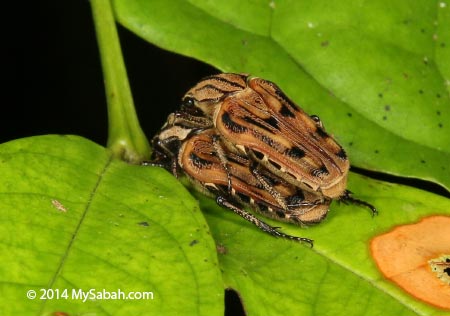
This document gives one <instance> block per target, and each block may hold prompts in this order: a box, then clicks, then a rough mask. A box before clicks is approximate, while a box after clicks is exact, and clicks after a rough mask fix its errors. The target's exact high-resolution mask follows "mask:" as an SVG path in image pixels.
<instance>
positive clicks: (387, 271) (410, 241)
mask: <svg viewBox="0 0 450 316" xmlns="http://www.w3.org/2000/svg"><path fill="white" fill-rule="evenodd" d="M370 248H371V253H372V257H373V258H374V260H375V262H376V264H377V266H378V268H379V269H380V271H381V272H382V273H383V275H384V276H385V277H386V278H387V279H389V280H391V281H392V282H394V283H396V284H397V285H398V286H400V287H401V288H402V289H404V290H405V291H406V292H408V293H409V294H411V295H412V296H414V297H416V298H418V299H420V300H422V301H424V302H427V303H429V304H431V305H434V306H436V307H439V308H443V309H450V284H448V283H446V282H445V281H444V280H442V278H439V277H438V276H437V274H436V273H435V272H433V271H432V268H431V266H430V261H435V260H436V258H440V257H442V256H446V255H450V217H448V216H430V217H427V218H424V219H422V220H421V221H420V222H418V223H416V224H411V225H402V226H398V227H396V228H394V229H393V230H392V231H390V232H388V233H386V234H383V235H379V236H377V237H375V238H374V239H372V242H371V244H370Z"/></svg>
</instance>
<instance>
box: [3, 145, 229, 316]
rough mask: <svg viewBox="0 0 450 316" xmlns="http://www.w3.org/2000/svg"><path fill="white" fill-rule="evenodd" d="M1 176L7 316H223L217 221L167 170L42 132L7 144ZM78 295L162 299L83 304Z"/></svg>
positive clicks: (4, 286) (4, 305)
mask: <svg viewBox="0 0 450 316" xmlns="http://www.w3.org/2000/svg"><path fill="white" fill-rule="evenodd" d="M0 174H1V175H2V176H1V178H0V188H1V193H0V194H1V198H0V232H1V237H2V238H1V243H0V254H1V255H0V261H1V263H2V264H1V265H0V280H1V286H0V296H1V297H2V299H1V300H0V310H1V311H2V315H31V314H33V315H41V314H43V315H50V314H51V315H53V312H57V311H59V312H67V313H68V314H70V315H87V314H89V315H146V314H155V315H156V314H158V315H219V314H221V313H222V311H223V284H222V282H223V281H222V277H221V275H220V272H219V269H218V262H217V255H216V249H215V245H214V242H213V239H212V238H211V236H210V233H209V230H208V228H207V224H206V222H205V220H204V217H203V215H202V214H201V212H200V209H199V207H198V204H197V202H196V201H195V200H194V199H193V198H192V197H191V196H190V195H189V194H188V192H187V191H186V190H185V188H184V187H183V186H182V185H181V184H180V183H179V182H177V181H176V180H175V179H174V178H173V177H172V176H171V175H169V174H168V173H167V172H165V171H164V170H162V169H159V168H150V167H141V166H133V165H129V164H126V163H124V162H122V161H119V160H115V159H113V158H112V154H111V151H109V150H106V149H104V148H102V147H100V146H98V145H96V144H94V143H92V142H90V141H87V140H86V139H83V138H80V137H74V136H42V137H32V138H26V139H21V140H17V141H12V142H9V143H5V144H2V145H0ZM174 197H176V198H174ZM41 289H53V290H54V291H57V290H59V291H61V292H62V291H63V290H64V289H68V290H69V293H68V295H69V299H55V298H56V293H55V292H53V293H55V294H54V295H55V296H54V297H55V298H54V299H49V300H41V299H39V297H40V296H41V295H42V294H43V292H42V291H41ZM72 289H75V290H79V289H81V290H83V291H85V292H87V291H89V290H90V289H95V292H97V291H102V290H103V289H105V290H106V291H117V290H118V289H120V290H121V291H122V292H124V293H126V294H128V292H131V291H135V292H136V291H151V292H152V293H153V299H142V300H125V299H117V300H101V299H98V300H91V299H89V300H87V302H85V303H83V301H82V300H81V299H71V291H72ZM28 290H35V291H36V293H37V298H36V299H34V300H31V299H27V296H26V294H27V291H28ZM175 302H176V304H175Z"/></svg>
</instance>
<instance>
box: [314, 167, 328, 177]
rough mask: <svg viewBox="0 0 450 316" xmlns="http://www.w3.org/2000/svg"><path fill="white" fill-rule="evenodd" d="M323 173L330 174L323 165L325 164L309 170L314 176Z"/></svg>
mask: <svg viewBox="0 0 450 316" xmlns="http://www.w3.org/2000/svg"><path fill="white" fill-rule="evenodd" d="M323 174H325V175H328V174H330V173H329V171H328V169H327V167H325V166H322V167H320V168H319V169H313V170H311V175H312V176H314V177H319V176H321V175H323Z"/></svg>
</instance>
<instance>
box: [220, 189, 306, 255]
mask: <svg viewBox="0 0 450 316" xmlns="http://www.w3.org/2000/svg"><path fill="white" fill-rule="evenodd" d="M216 202H217V204H218V205H220V206H222V207H225V208H227V209H229V210H231V211H233V212H234V213H235V214H237V215H239V216H241V217H242V218H244V219H245V220H247V221H249V222H250V223H252V224H254V225H255V226H256V227H258V228H259V229H261V230H262V231H264V232H266V233H268V234H270V235H272V236H275V237H281V238H286V239H290V240H295V241H298V242H306V243H308V244H309V245H310V246H311V247H312V246H313V240H312V239H309V238H305V237H297V236H292V235H288V234H285V233H283V232H280V231H278V230H277V227H273V226H270V225H269V224H267V223H265V222H263V221H262V220H260V219H259V218H257V217H256V216H254V215H253V214H251V213H249V212H247V211H245V210H243V209H240V208H239V207H237V206H235V205H234V204H232V203H231V202H230V201H228V200H227V199H226V198H225V197H223V196H220V195H219V196H218V197H217V199H216Z"/></svg>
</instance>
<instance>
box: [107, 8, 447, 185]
mask: <svg viewBox="0 0 450 316" xmlns="http://www.w3.org/2000/svg"><path fill="white" fill-rule="evenodd" d="M114 6H115V12H116V15H117V18H118V20H119V21H120V23H122V24H123V25H125V26H126V27H128V28H129V29H130V30H132V31H133V32H135V33H136V34H138V35H140V36H142V37H143V38H145V39H147V40H148V41H150V42H152V43H155V44H156V45H158V46H161V47H163V48H166V49H169V50H172V51H175V52H178V53H181V54H184V55H187V56H192V57H195V58H198V59H200V60H203V61H205V62H207V63H210V64H212V65H214V66H216V67H218V68H219V69H221V70H223V71H231V72H248V73H252V74H253V75H257V76H261V77H264V78H266V79H269V80H272V81H274V82H276V83H277V84H278V85H280V87H281V88H282V89H283V90H284V91H285V92H286V94H287V95H289V96H290V97H292V99H293V100H295V101H296V102H297V103H298V104H299V105H300V106H301V107H303V108H304V109H305V110H306V111H307V112H309V113H311V114H318V115H319V116H320V117H321V118H322V120H323V121H324V122H325V126H326V127H327V129H328V131H329V132H331V133H333V134H334V135H335V136H336V137H337V138H338V140H339V141H340V142H341V143H342V145H344V147H345V148H346V150H347V151H348V153H349V156H350V158H351V161H352V164H353V165H355V166H359V167H362V168H368V169H372V170H376V171H380V172H385V173H390V174H395V175H400V176H404V177H416V178H420V179H424V180H430V181H434V182H436V183H438V184H440V185H443V186H445V187H446V188H447V190H450V168H449V167H448V161H450V123H449V122H450V98H449V87H450V54H449V53H448V50H449V47H450V13H449V11H450V7H449V6H448V5H446V3H445V2H439V1H429V0H421V1H415V2H414V5H411V3H410V1H406V0H403V1H395V2H392V1H388V0H380V1H371V2H367V1H354V2H351V3H345V4H343V3H341V2H330V1H325V0H323V1H314V2H304V1H293V0H292V1H241V0H233V1H206V0H197V1H194V0H192V1H182V0H178V1H163V0H159V1H158V0H155V1H145V0H115V1H114Z"/></svg>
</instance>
